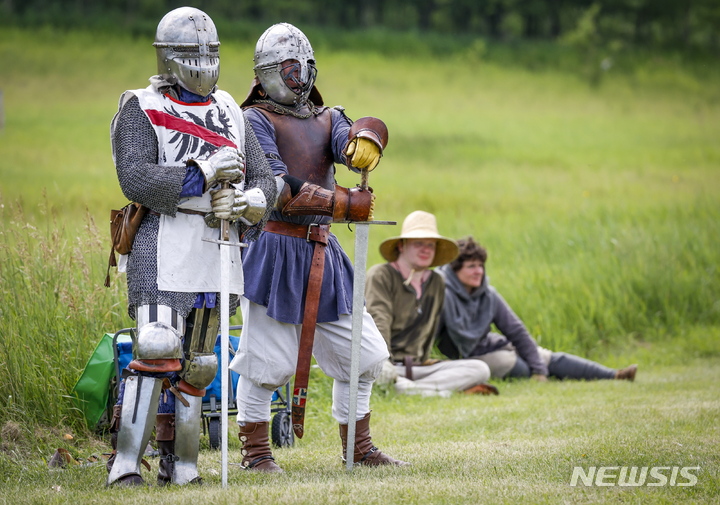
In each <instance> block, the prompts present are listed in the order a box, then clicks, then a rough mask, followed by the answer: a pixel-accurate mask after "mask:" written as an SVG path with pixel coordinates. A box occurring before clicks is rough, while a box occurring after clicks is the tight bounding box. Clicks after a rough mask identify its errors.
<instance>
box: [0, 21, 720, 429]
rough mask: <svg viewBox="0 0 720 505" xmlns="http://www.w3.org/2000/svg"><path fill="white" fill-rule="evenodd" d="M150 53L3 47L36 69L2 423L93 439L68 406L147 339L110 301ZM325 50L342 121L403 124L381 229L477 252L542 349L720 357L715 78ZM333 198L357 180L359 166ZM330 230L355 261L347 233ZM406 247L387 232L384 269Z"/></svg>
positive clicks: (83, 44) (5, 200) (20, 144)
mask: <svg viewBox="0 0 720 505" xmlns="http://www.w3.org/2000/svg"><path fill="white" fill-rule="evenodd" d="M402 40H403V41H404V40H405V39H402ZM401 42H402V41H401ZM150 43H151V40H150V39H149V38H143V37H139V38H130V37H122V36H106V37H99V36H98V35H96V34H93V33H90V32H79V33H74V32H58V31H53V30H40V31H34V32H32V33H31V32H29V31H27V32H26V31H22V30H17V29H8V30H6V31H4V33H3V37H2V38H0V58H1V59H2V60H3V61H22V62H23V64H22V65H12V66H9V67H8V68H6V69H5V71H4V72H3V75H2V76H1V77H0V79H1V80H0V87H1V88H2V90H3V93H4V102H5V116H6V117H5V128H4V130H2V131H1V132H0V160H2V161H0V184H2V186H1V187H0V198H2V205H3V207H2V212H0V223H2V225H1V226H2V228H1V229H0V232H1V233H2V234H1V235H0V260H1V261H0V311H1V313H2V318H1V319H0V426H2V425H4V424H5V423H6V422H8V421H14V422H17V421H23V423H25V424H24V425H26V426H28V428H27V429H28V430H32V429H33V426H36V425H42V426H59V425H65V424H67V425H70V426H72V427H75V428H77V429H82V424H83V422H82V418H81V416H80V414H79V413H78V412H77V411H75V410H74V408H73V405H72V403H71V402H70V401H69V399H68V394H69V392H70V389H71V388H72V385H73V384H74V382H75V380H76V379H77V377H78V376H79V374H80V372H81V370H82V368H83V366H84V364H85V361H86V360H87V358H88V357H89V356H90V354H91V352H92V350H93V348H94V347H95V345H96V344H97V342H98V340H99V338H100V337H101V336H102V334H104V333H106V332H113V331H115V330H117V329H118V328H121V327H125V326H128V325H129V324H130V321H129V319H128V318H127V316H126V312H125V287H124V280H123V278H122V276H117V277H116V278H115V279H114V281H113V287H112V289H111V290H106V289H105V288H103V287H102V286H101V284H102V280H103V277H104V274H105V265H106V263H107V253H108V232H107V229H106V226H107V224H106V223H107V218H108V213H109V209H111V208H119V206H121V205H123V204H124V203H125V198H124V197H123V195H122V193H121V192H120V190H119V187H118V184H117V180H116V175H115V171H114V167H113V166H112V161H111V158H110V147H109V138H108V126H109V122H110V119H111V118H112V116H113V114H114V113H115V110H116V104H117V98H118V96H119V95H120V93H121V92H122V91H124V90H125V89H132V88H137V87H143V86H145V84H146V78H147V77H148V76H149V75H151V74H152V73H153V70H154V68H155V57H154V54H153V50H152V47H151V45H150ZM395 43H398V44H400V43H399V42H397V41H396V42H395ZM403 43H405V42H403ZM407 43H409V42H407ZM400 45H402V44H400ZM316 53H317V54H316V57H317V60H318V65H319V69H320V73H319V80H318V86H319V88H320V90H321V92H322V93H323V95H324V97H325V100H326V103H327V104H329V105H335V104H342V105H344V106H345V107H346V108H347V111H348V113H349V114H350V115H351V116H352V117H360V116H363V115H377V116H379V117H382V118H383V119H384V120H385V121H386V122H387V124H388V126H389V129H390V144H389V147H388V149H387V151H386V154H385V157H384V159H383V162H382V163H381V165H380V166H379V168H378V169H377V170H375V171H373V173H372V174H371V176H370V185H371V186H373V187H374V188H375V192H376V195H377V205H376V217H377V218H378V219H384V220H395V221H398V222H400V221H402V219H403V218H404V217H405V215H407V214H408V213H409V212H411V211H413V210H416V209H424V210H428V211H431V212H434V213H435V214H436V215H437V217H438V222H439V227H440V231H441V233H443V234H444V235H447V236H450V237H455V238H460V237H463V236H467V235H473V236H475V238H476V239H478V240H479V241H480V242H481V243H483V244H484V245H486V246H487V247H488V249H489V254H490V259H489V263H488V267H487V268H488V274H489V275H490V278H491V281H492V283H493V284H494V285H495V286H496V287H497V288H498V290H499V291H500V292H501V293H502V294H503V295H504V296H505V298H506V299H507V300H508V301H509V302H510V304H511V305H512V306H513V308H514V309H515V310H516V311H517V312H518V314H519V315H520V316H521V317H522V318H523V320H524V321H525V322H526V323H527V325H528V327H529V328H530V331H531V332H532V333H533V335H535V336H536V337H537V338H538V339H539V340H540V341H541V343H542V344H543V345H545V346H547V347H549V348H552V349H554V350H564V351H572V352H577V353H581V354H583V355H587V356H589V357H593V358H599V359H600V358H601V359H603V360H605V362H606V363H607V364H608V365H622V364H627V363H626V361H627V360H628V359H630V357H631V356H632V357H642V359H644V360H646V363H649V362H659V361H662V360H665V361H664V362H666V363H667V362H672V361H673V360H674V359H677V354H682V356H692V355H698V356H700V355H703V356H705V355H717V353H718V351H720V335H719V334H718V330H717V328H718V327H719V326H720V274H719V273H718V268H717V257H718V256H717V251H718V250H720V229H719V228H720V225H719V224H718V219H717V216H718V215H720V203H719V202H720V198H719V197H720V171H719V168H720V145H719V144H718V143H717V139H718V138H720V91H718V90H720V86H718V84H720V79H718V76H717V75H715V74H714V73H712V72H707V74H703V73H702V72H697V71H696V70H693V71H688V70H687V69H686V68H685V67H684V66H683V65H682V62H677V61H675V60H673V59H672V58H665V59H663V58H658V59H656V60H653V59H647V60H645V61H644V63H643V64H642V65H638V66H636V67H633V68H630V69H626V70H624V71H623V72H622V73H617V74H613V73H612V72H611V73H609V74H608V75H607V76H606V77H605V79H604V80H603V81H602V83H601V86H599V87H591V86H589V84H588V83H587V82H586V81H585V80H584V79H583V77H582V76H581V75H580V74H579V73H578V74H575V73H573V72H570V71H559V70H557V69H553V68H544V67H543V69H542V71H540V70H537V69H535V70H527V69H526V68H523V67H522V66H517V65H503V64H501V63H499V62H498V61H494V60H492V59H489V58H485V57H483V54H482V52H480V53H478V54H475V55H474V56H473V57H472V58H469V59H468V57H467V56H468V55H467V54H466V53H463V52H458V53H450V54H448V55H445V56H442V57H437V56H436V55H434V53H432V52H429V53H427V54H425V53H423V56H422V57H419V56H418V54H417V53H414V52H413V51H408V53H409V55H407V56H404V55H402V54H401V53H400V52H397V51H396V52H394V54H393V55H392V56H390V57H388V56H384V55H382V54H381V52H380V51H378V52H375V53H365V52H360V51H351V50H343V51H334V50H332V49H331V46H330V45H328V46H327V47H326V46H324V45H323V44H320V45H319V48H318V49H317V50H316ZM222 58H223V59H222V62H223V63H222V65H223V67H222V77H221V81H220V84H221V87H222V88H224V89H226V90H228V91H229V92H231V93H232V94H233V95H234V96H235V97H236V98H238V99H241V98H242V97H244V95H245V93H246V91H247V87H248V85H249V82H250V79H251V74H252V71H251V66H252V65H251V59H252V45H251V44H250V43H244V42H243V43H240V42H232V41H231V42H229V43H224V44H223V46H222ZM338 180H339V182H340V183H341V184H343V185H354V184H356V183H357V177H356V176H354V175H352V174H350V173H349V172H348V171H346V170H345V169H344V168H342V167H341V168H340V169H339V172H338ZM334 231H335V232H336V234H337V235H338V237H339V238H340V240H341V242H342V243H343V244H344V245H345V246H346V248H347V250H348V251H349V252H350V253H351V254H352V249H353V246H352V244H353V235H352V233H350V232H349V231H348V230H347V229H346V228H345V227H341V226H336V227H335V228H334ZM399 233H400V227H399V225H398V226H395V227H390V226H388V227H381V226H377V227H374V228H373V231H372V234H371V244H370V257H369V260H368V265H372V264H374V263H377V262H380V261H381V258H380V255H379V252H378V250H377V247H378V245H379V243H380V242H381V241H382V240H383V239H385V238H387V237H390V236H394V235H398V234H399ZM663 349H664V350H665V351H663ZM669 350H672V351H669ZM673 353H676V354H675V355H673ZM653 360H655V361H653Z"/></svg>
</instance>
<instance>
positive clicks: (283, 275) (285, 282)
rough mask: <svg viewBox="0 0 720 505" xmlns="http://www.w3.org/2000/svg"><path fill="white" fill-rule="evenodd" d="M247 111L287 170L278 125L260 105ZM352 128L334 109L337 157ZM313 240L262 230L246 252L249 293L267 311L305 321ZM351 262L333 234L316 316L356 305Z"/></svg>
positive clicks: (279, 167)
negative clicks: (279, 149)
mask: <svg viewBox="0 0 720 505" xmlns="http://www.w3.org/2000/svg"><path fill="white" fill-rule="evenodd" d="M244 114H245V117H246V118H247V120H248V122H249V123H250V124H251V125H252V127H253V130H254V131H255V135H256V137H257V139H258V141H259V142H260V146H261V147H262V148H263V151H264V152H265V154H271V155H274V156H270V157H268V162H269V163H270V167H271V168H272V170H273V173H274V174H275V175H276V176H278V175H284V174H287V173H288V169H287V166H286V165H285V163H283V162H282V159H281V158H280V154H279V152H278V148H277V145H276V143H275V128H274V127H273V125H272V123H271V122H270V121H269V120H268V119H267V118H266V117H265V116H264V115H263V114H262V113H261V112H259V111H257V110H255V109H246V110H245V111H244ZM349 130H350V122H349V121H348V120H347V118H345V116H343V115H342V114H340V113H339V112H337V111H334V110H333V111H332V138H331V139H329V140H330V143H331V145H332V151H333V156H334V158H335V163H342V164H344V163H345V161H346V159H345V156H344V155H343V154H342V149H343V148H344V147H345V144H346V143H347V138H348V131H349ZM270 219H271V220H275V221H289V222H293V223H297V224H310V223H329V222H330V221H331V218H330V217H327V216H297V217H292V218H290V217H286V216H283V215H282V214H281V213H280V212H279V211H273V213H272V214H271V216H270ZM313 249H314V245H313V244H312V243H310V242H307V241H306V240H305V239H302V238H295V237H287V236H284V235H278V234H275V233H268V232H264V233H263V234H262V235H260V238H259V239H258V240H257V241H256V242H252V243H251V244H250V247H248V248H247V249H246V250H245V251H244V252H243V272H244V274H245V297H246V298H247V299H248V300H250V301H252V302H254V303H257V304H258V305H262V306H264V307H267V309H268V310H267V315H268V316H270V317H271V318H273V319H275V320H277V321H280V322H283V323H289V324H301V323H302V316H303V311H304V308H305V288H306V286H307V279H308V276H309V273H310V264H311V262H312V255H313ZM352 290H353V267H352V262H351V261H350V258H348V257H347V255H346V254H345V253H344V252H343V250H342V248H341V247H340V244H339V243H338V241H337V238H336V237H335V236H334V235H330V241H329V242H328V245H327V247H326V248H325V270H324V274H323V283H322V290H321V293H320V307H319V310H318V319H317V320H318V322H319V323H327V322H331V321H337V320H338V318H339V316H340V315H341V314H350V313H351V310H352Z"/></svg>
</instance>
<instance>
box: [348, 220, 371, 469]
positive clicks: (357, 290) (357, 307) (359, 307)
mask: <svg viewBox="0 0 720 505" xmlns="http://www.w3.org/2000/svg"><path fill="white" fill-rule="evenodd" d="M369 235H370V225H369V223H356V224H355V258H354V259H355V263H354V277H353V306H352V342H351V347H350V399H349V401H348V432H347V448H346V449H347V453H346V454H345V463H346V465H347V469H348V470H352V468H353V465H354V462H355V459H354V455H355V423H356V421H357V400H358V383H359V380H360V347H361V343H362V331H363V312H364V309H365V267H366V265H367V251H368V237H369Z"/></svg>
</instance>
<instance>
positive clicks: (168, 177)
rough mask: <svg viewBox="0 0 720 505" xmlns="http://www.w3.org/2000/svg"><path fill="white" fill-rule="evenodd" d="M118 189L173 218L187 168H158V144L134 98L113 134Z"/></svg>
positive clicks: (123, 111)
mask: <svg viewBox="0 0 720 505" xmlns="http://www.w3.org/2000/svg"><path fill="white" fill-rule="evenodd" d="M114 142H115V168H116V170H117V175H118V180H119V181H120V188H121V189H122V192H123V194H124V195H125V196H126V197H127V198H128V199H129V200H131V201H133V202H138V203H141V204H143V205H144V206H146V207H149V208H150V209H152V210H154V211H156V212H160V213H161V214H167V215H170V216H175V213H176V212H177V205H178V202H179V200H180V191H182V184H183V181H184V179H185V174H186V172H187V168H186V167H185V166H184V165H182V166H161V165H158V140H157V136H156V135H155V131H154V130H153V127H152V125H151V124H150V120H149V119H148V118H147V116H146V115H145V113H144V112H143V110H142V108H140V103H139V101H138V99H137V97H132V98H131V99H130V100H128V102H127V103H126V104H125V105H124V106H123V108H122V110H121V111H120V114H119V115H118V119H117V126H116V128H115V133H114Z"/></svg>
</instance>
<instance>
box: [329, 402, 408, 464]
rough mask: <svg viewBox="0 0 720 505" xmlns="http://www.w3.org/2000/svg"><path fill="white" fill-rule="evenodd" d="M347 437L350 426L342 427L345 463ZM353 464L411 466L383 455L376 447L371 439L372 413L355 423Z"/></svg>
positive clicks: (341, 434)
mask: <svg viewBox="0 0 720 505" xmlns="http://www.w3.org/2000/svg"><path fill="white" fill-rule="evenodd" d="M347 436H348V425H347V424H341V425H340V440H342V448H343V452H342V458H343V461H345V455H346V454H347ZM353 463H356V464H357V463H359V464H361V465H365V466H380V465H396V466H410V463H407V462H406V461H400V460H398V459H395V458H391V457H390V456H388V455H387V454H383V453H382V452H381V451H380V449H378V448H377V447H375V446H374V445H373V443H372V440H371V438H370V412H368V413H367V415H366V416H365V417H363V418H362V419H360V420H359V421H357V422H356V423H355V451H354V456H353Z"/></svg>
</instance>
